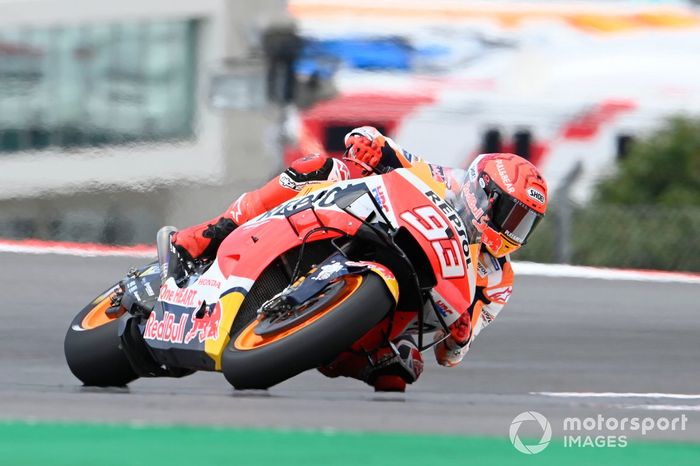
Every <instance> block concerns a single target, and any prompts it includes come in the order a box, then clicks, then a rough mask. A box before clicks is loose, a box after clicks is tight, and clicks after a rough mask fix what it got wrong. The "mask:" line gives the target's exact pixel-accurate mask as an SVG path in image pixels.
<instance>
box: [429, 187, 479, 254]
mask: <svg viewBox="0 0 700 466" xmlns="http://www.w3.org/2000/svg"><path fill="white" fill-rule="evenodd" d="M424 194H425V195H426V196H427V197H428V199H430V200H431V201H432V202H433V203H434V204H435V205H436V206H437V207H438V209H440V210H441V211H442V213H443V214H445V216H446V217H447V219H448V220H449V221H450V222H451V223H452V226H453V227H454V229H455V230H456V231H457V236H459V239H460V241H461V243H462V252H463V253H464V257H466V258H467V264H469V263H470V262H471V259H470V255H469V254H470V253H469V237H468V236H467V230H466V228H465V227H464V222H462V218H461V217H460V216H459V215H458V214H457V212H456V211H455V210H454V209H453V208H452V206H451V205H450V204H448V203H447V202H446V201H445V200H444V199H442V198H441V197H440V196H438V195H437V194H435V193H434V192H432V191H428V192H426V193H424Z"/></svg>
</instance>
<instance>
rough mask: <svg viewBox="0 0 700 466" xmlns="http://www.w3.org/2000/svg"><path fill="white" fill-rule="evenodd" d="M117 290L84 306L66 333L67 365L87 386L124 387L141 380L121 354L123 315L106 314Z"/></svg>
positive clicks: (106, 292)
mask: <svg viewBox="0 0 700 466" xmlns="http://www.w3.org/2000/svg"><path fill="white" fill-rule="evenodd" d="M115 288H116V287H113V288H110V289H109V290H107V291H105V293H103V294H102V295H100V296H99V297H98V298H96V299H95V300H93V301H92V302H91V303H90V304H88V305H87V306H85V308H84V309H83V310H82V311H80V312H79V313H78V315H76V316H75V318H74V319H73V322H71V325H70V328H68V333H66V338H65V341H64V344H63V348H64V351H65V354H66V362H68V367H69V368H70V370H71V372H72V373H73V375H75V376H76V377H77V378H78V379H80V381H81V382H83V383H84V384H85V385H92V386H100V387H106V386H123V385H126V384H128V383H129V382H131V381H133V380H135V379H137V378H138V376H137V375H136V372H134V370H133V368H132V367H131V364H129V360H128V359H127V358H126V355H125V354H124V351H123V350H122V346H121V339H120V338H119V334H118V327H119V317H120V314H108V313H107V311H108V310H110V308H111V305H112V298H113V297H114V296H115V293H116V292H115V291H114V290H115Z"/></svg>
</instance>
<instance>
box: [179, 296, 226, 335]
mask: <svg viewBox="0 0 700 466" xmlns="http://www.w3.org/2000/svg"><path fill="white" fill-rule="evenodd" d="M197 314H199V313H195V314H192V319H191V321H192V328H190V331H189V332H187V335H186V336H185V343H189V342H190V341H192V340H193V339H194V338H195V337H196V338H197V339H198V340H199V342H200V343H201V342H203V341H205V340H216V339H217V338H219V325H220V323H221V303H216V305H211V306H208V307H207V308H205V310H204V312H203V313H202V316H201V317H197Z"/></svg>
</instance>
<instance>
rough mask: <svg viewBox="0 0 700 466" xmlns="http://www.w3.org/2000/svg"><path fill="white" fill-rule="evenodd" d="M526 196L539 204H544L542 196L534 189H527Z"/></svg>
mask: <svg viewBox="0 0 700 466" xmlns="http://www.w3.org/2000/svg"><path fill="white" fill-rule="evenodd" d="M527 195H528V196H529V197H530V198H532V199H534V200H536V201H537V202H539V203H540V204H544V194H542V193H541V192H539V191H538V190H536V189H535V188H527Z"/></svg>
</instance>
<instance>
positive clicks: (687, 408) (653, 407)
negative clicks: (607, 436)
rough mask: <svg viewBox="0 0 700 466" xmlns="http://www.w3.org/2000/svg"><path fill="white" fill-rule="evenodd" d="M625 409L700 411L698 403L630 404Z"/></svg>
mask: <svg viewBox="0 0 700 466" xmlns="http://www.w3.org/2000/svg"><path fill="white" fill-rule="evenodd" d="M624 408H625V409H646V410H648V411H700V405H631V406H624Z"/></svg>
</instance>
